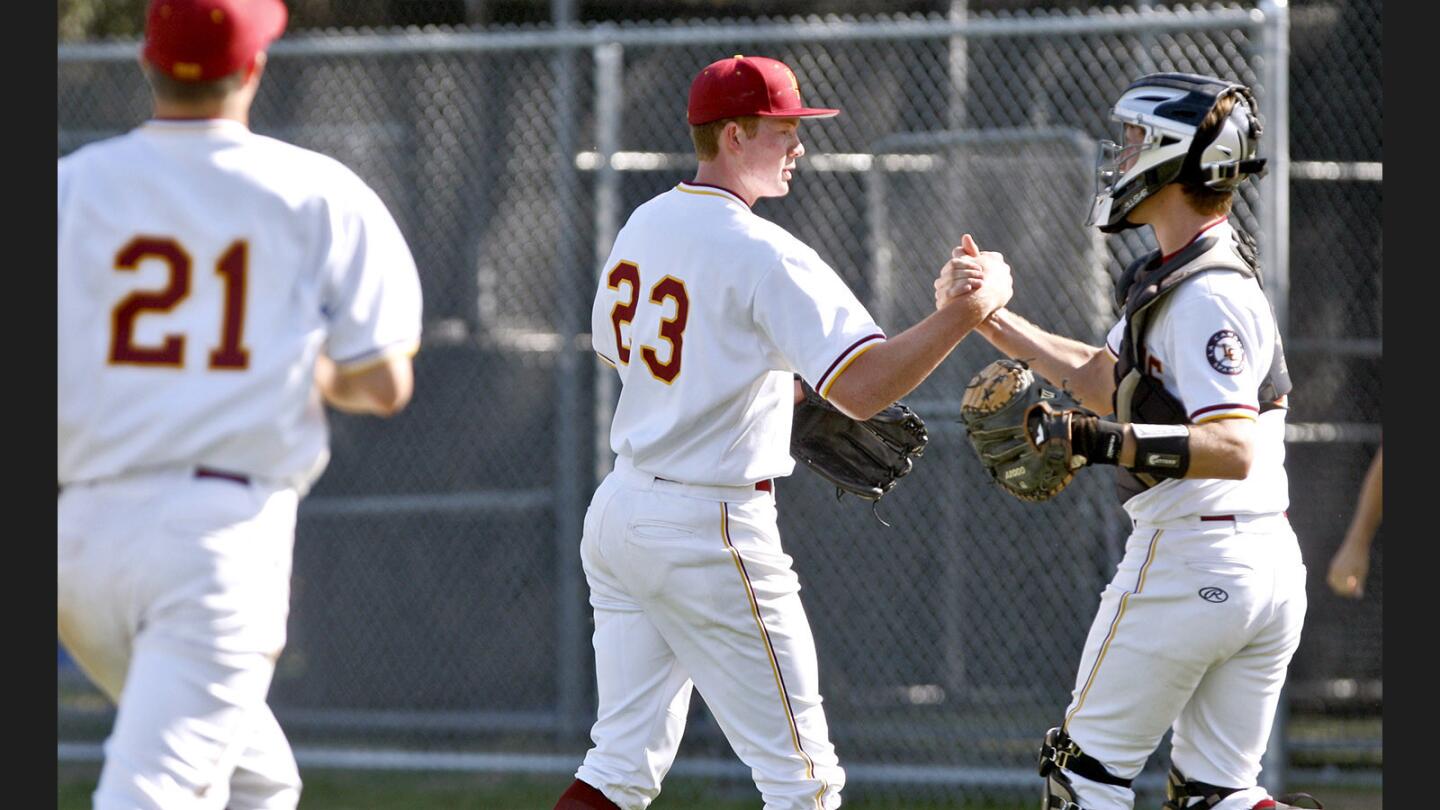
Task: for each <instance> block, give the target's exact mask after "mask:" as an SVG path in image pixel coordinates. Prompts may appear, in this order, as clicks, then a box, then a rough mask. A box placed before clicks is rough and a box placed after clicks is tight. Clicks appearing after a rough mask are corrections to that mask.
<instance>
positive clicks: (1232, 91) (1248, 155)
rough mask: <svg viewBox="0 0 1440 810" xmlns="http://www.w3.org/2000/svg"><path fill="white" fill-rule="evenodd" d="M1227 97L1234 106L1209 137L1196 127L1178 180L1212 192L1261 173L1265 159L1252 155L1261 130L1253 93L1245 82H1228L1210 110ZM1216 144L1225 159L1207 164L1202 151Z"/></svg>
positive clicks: (1256, 149)
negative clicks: (1232, 100)
mask: <svg viewBox="0 0 1440 810" xmlns="http://www.w3.org/2000/svg"><path fill="white" fill-rule="evenodd" d="M1227 98H1234V99H1235V103H1234V106H1233V107H1232V108H1231V110H1230V112H1229V114H1228V115H1226V117H1225V118H1223V119H1221V120H1220V122H1219V125H1218V126H1216V127H1215V131H1214V133H1213V134H1212V135H1211V137H1209V138H1204V137H1202V133H1201V132H1199V131H1198V130H1197V132H1196V133H1195V138H1194V139H1193V140H1192V141H1191V142H1190V149H1189V151H1188V152H1187V154H1186V156H1185V163H1184V165H1183V166H1182V167H1181V170H1180V176H1179V178H1178V179H1179V180H1181V181H1186V182H1195V183H1199V184H1201V185H1204V186H1205V187H1207V188H1210V189H1213V190H1215V191H1234V190H1235V189H1236V188H1237V187H1238V186H1239V185H1240V181H1242V180H1244V179H1245V178H1246V177H1248V176H1250V175H1259V174H1263V173H1264V170H1265V163H1266V160H1265V158H1257V157H1255V153H1256V152H1257V151H1259V140H1260V134H1261V132H1263V131H1264V127H1263V126H1262V125H1261V123H1260V116H1259V113H1258V112H1257V110H1258V109H1259V107H1258V105H1257V104H1256V103H1255V95H1254V94H1253V93H1252V92H1251V91H1250V88H1248V87H1245V86H1244V85H1239V84H1235V85H1231V86H1229V87H1227V88H1225V89H1224V90H1223V91H1221V92H1220V93H1219V94H1217V95H1216V97H1215V104H1214V106H1212V107H1211V111H1212V112H1213V111H1214V109H1215V107H1217V106H1219V105H1220V104H1221V103H1222V102H1223V101H1224V100H1225V99H1227ZM1206 117H1207V118H1208V117H1209V115H1208V114H1207V115H1206ZM1222 142H1226V143H1222ZM1217 145H1219V148H1220V149H1221V150H1222V153H1223V155H1224V158H1225V159H1223V160H1220V161H1218V162H1211V163H1207V162H1206V161H1205V153H1206V152H1207V151H1209V150H1210V149H1211V147H1213V146H1217Z"/></svg>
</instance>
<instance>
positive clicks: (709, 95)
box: [685, 54, 840, 126]
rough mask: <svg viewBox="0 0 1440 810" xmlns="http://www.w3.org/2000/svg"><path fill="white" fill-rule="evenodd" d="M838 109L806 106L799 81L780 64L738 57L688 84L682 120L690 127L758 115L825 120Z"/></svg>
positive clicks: (712, 66)
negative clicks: (688, 97)
mask: <svg viewBox="0 0 1440 810" xmlns="http://www.w3.org/2000/svg"><path fill="white" fill-rule="evenodd" d="M839 114H840V111H839V110H832V109H829V108H826V107H806V106H805V105H804V104H803V103H802V102H801V101H800V82H799V81H798V80H797V79H796V78H795V71H793V70H791V69H790V68H789V67H786V65H785V63H784V62H781V61H779V60H776V59H768V58H766V57H764V56H742V55H740V54H736V55H735V56H733V57H731V58H730V59H721V60H720V61H718V62H712V63H710V64H709V65H707V66H706V67H705V69H704V70H702V71H700V74H699V75H698V76H696V77H695V81H693V82H691V83H690V105H689V109H688V110H687V111H686V116H685V117H686V119H688V120H689V122H690V124H691V125H692V126H698V125H700V124H708V123H710V122H711V121H718V120H720V119H721V118H735V117H738V116H742V115H759V116H763V117H765V118H829V117H831V116H834V115H839Z"/></svg>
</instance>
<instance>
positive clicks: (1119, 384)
mask: <svg viewBox="0 0 1440 810" xmlns="http://www.w3.org/2000/svg"><path fill="white" fill-rule="evenodd" d="M1233 233H1234V234H1235V239H1233V240H1232V241H1231V242H1230V243H1229V244H1220V240H1219V238H1218V237H1215V236H1204V237H1202V238H1200V239H1196V240H1195V241H1194V242H1192V243H1190V245H1189V246H1187V247H1185V248H1184V249H1182V250H1181V251H1180V252H1179V253H1176V254H1175V255H1174V256H1173V257H1171V259H1170V261H1168V262H1165V263H1164V264H1160V258H1161V254H1160V252H1159V251H1155V252H1154V253H1149V254H1147V255H1145V256H1142V257H1140V258H1139V259H1137V260H1135V261H1134V262H1132V263H1131V264H1130V266H1129V267H1127V268H1125V272H1124V273H1123V274H1122V275H1121V276H1120V281H1119V282H1118V283H1117V284H1116V287H1115V290H1116V299H1117V301H1119V303H1120V306H1121V307H1122V308H1123V309H1124V311H1125V319H1126V328H1125V333H1124V337H1123V338H1122V339H1121V342H1120V357H1119V359H1118V360H1116V362H1115V402H1114V405H1115V418H1116V419H1117V420H1119V421H1120V422H1138V423H1140V424H1148V425H1184V424H1189V423H1190V417H1189V415H1188V414H1187V413H1186V411H1185V408H1184V406H1183V405H1181V403H1180V400H1179V399H1177V398H1176V397H1175V396H1174V395H1173V394H1171V393H1170V392H1169V391H1166V390H1165V386H1164V385H1163V384H1162V383H1161V382H1160V380H1158V379H1156V378H1155V377H1153V376H1151V375H1150V374H1148V373H1147V371H1146V369H1147V368H1148V363H1147V362H1146V351H1145V329H1146V327H1147V326H1148V325H1149V319H1150V313H1151V312H1153V311H1154V309H1153V307H1154V306H1155V304H1157V303H1159V302H1160V301H1161V300H1163V299H1164V298H1165V296H1167V295H1169V294H1170V293H1172V292H1174V291H1175V290H1176V289H1177V288H1178V287H1179V286H1180V285H1181V284H1183V283H1185V282H1186V281H1188V280H1189V279H1192V278H1194V277H1195V276H1197V275H1199V274H1200V273H1202V272H1205V271H1208V270H1232V271H1234V272H1237V273H1240V274H1242V275H1244V276H1245V277H1246V278H1253V279H1255V281H1256V283H1257V284H1260V289H1261V292H1262V293H1263V292H1264V289H1265V287H1264V284H1261V282H1260V273H1259V270H1258V269H1257V268H1256V266H1255V250H1254V246H1253V244H1252V243H1251V242H1250V241H1249V240H1248V238H1247V237H1244V236H1243V235H1242V234H1241V233H1240V231H1239V230H1235V231H1234V232H1233ZM1272 312H1273V308H1272ZM1277 328H1278V324H1277ZM1290 388H1291V385H1290V372H1289V370H1288V369H1287V368H1286V367H1285V352H1284V349H1283V348H1282V347H1281V345H1280V335H1279V333H1278V332H1277V333H1276V335H1275V356H1274V358H1273V361H1272V362H1271V363H1270V373H1269V374H1267V375H1266V377H1265V380H1264V381H1263V382H1262V383H1261V384H1260V392H1259V402H1260V412H1261V413H1264V412H1266V411H1269V410H1273V409H1275V408H1283V407H1285V406H1284V405H1283V404H1281V403H1282V402H1283V398H1284V396H1285V395H1286V394H1288V393H1290ZM1159 482H1160V479H1158V478H1155V477H1153V476H1150V475H1146V474H1144V473H1134V472H1131V471H1130V470H1129V469H1127V468H1125V467H1121V466H1119V465H1116V467H1115V489H1116V494H1117V495H1119V497H1120V502H1121V503H1124V502H1125V501H1128V500H1130V499H1131V498H1132V497H1134V496H1136V495H1138V494H1140V493H1141V492H1144V491H1145V490H1147V489H1149V488H1150V487H1153V486H1155V485H1156V484H1158V483H1159Z"/></svg>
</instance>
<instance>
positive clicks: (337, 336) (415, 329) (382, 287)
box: [323, 178, 422, 368]
mask: <svg viewBox="0 0 1440 810" xmlns="http://www.w3.org/2000/svg"><path fill="white" fill-rule="evenodd" d="M346 192H347V193H346V194H345V196H344V197H343V198H342V197H339V196H338V195H337V196H334V197H331V198H330V205H331V210H330V228H331V233H330V243H329V246H328V248H329V249H328V253H327V257H326V271H327V284H326V289H325V297H324V304H323V306H324V311H325V314H326V317H327V318H328V319H329V325H330V330H329V336H328V338H327V342H326V346H325V351H326V354H328V355H329V356H330V358H331V359H333V360H334V361H335V363H336V364H337V365H339V366H341V367H342V368H354V367H359V366H364V365H367V364H369V363H373V362H375V361H376V360H379V359H381V358H384V357H388V356H392V355H396V354H402V353H403V354H413V353H414V352H415V350H416V349H417V348H418V347H419V344H420V330H421V310H422V302H421V293H420V276H419V274H418V273H417V271H416V269H415V259H414V258H413V257H412V256H411V255H410V248H409V246H408V245H406V243H405V237H404V236H403V235H402V234H401V233H400V228H399V226H398V225H396V224H395V219H394V218H393V217H392V216H391V215H390V211H389V210H388V209H386V207H385V203H383V202H382V201H381V200H380V197H379V196H378V195H376V194H375V192H374V191H373V190H372V189H371V188H370V187H369V186H366V185H364V184H363V183H361V182H359V181H358V178H357V179H356V184H355V187H352V188H350V189H346ZM342 200H343V201H342Z"/></svg>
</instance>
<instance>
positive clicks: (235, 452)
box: [56, 120, 421, 492]
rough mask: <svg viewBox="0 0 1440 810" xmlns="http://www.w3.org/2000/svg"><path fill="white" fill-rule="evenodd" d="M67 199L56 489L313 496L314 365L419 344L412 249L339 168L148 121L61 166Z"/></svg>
mask: <svg viewBox="0 0 1440 810" xmlns="http://www.w3.org/2000/svg"><path fill="white" fill-rule="evenodd" d="M57 191H58V194H57V196H58V212H57V216H58V245H57V254H58V266H59V269H58V277H57V297H58V315H59V317H58V324H57V326H58V332H57V344H56V345H57V346H58V352H57V354H58V358H57V360H58V388H57V396H58V400H59V409H58V410H59V446H58V450H59V478H60V482H61V483H62V484H67V483H72V482H81V481H93V480H97V479H103V478H107V477H111V476H116V475H120V474H122V473H126V472H128V471H133V470H144V469H152V468H165V467H171V466H193V465H197V464H199V465H207V466H211V467H215V468H219V469H223V470H230V471H234V472H236V473H240V474H245V475H250V476H255V477H259V478H267V479H274V480H281V481H287V482H289V483H291V484H292V485H293V486H296V487H297V488H299V489H300V490H301V491H302V492H303V491H304V490H305V488H307V487H308V486H309V484H310V483H311V482H312V481H313V480H314V479H315V477H317V476H318V475H319V474H320V472H321V471H322V470H323V469H324V466H325V464H326V462H327V460H328V458H329V454H328V450H327V446H328V433H327V428H326V424H325V415H324V410H323V408H322V406H321V402H320V399H319V395H318V392H317V391H316V389H315V386H314V383H313V376H312V374H313V372H312V369H313V367H314V363H315V357H316V355H317V353H319V352H320V351H322V350H323V351H325V352H326V353H327V354H328V355H329V356H330V357H331V358H333V359H334V360H335V361H336V362H337V363H338V364H339V365H340V366H341V367H342V368H349V367H358V366H361V365H363V364H366V363H371V362H374V361H376V360H377V359H379V358H382V357H384V356H387V355H389V354H391V353H396V352H404V353H411V352H413V351H414V350H415V349H416V348H417V346H418V341H419V338H420V315H421V299H420V284H419V279H418V277H417V275H416V270H415V264H414V260H413V259H412V258H411V255H410V251H409V248H408V247H407V246H406V244H405V240H404V238H403V237H402V236H401V234H400V231H399V229H398V228H397V227H396V225H395V222H394V220H393V219H392V218H391V216H390V214H389V212H388V211H387V210H386V208H385V206H384V204H383V203H382V202H381V201H380V199H379V198H378V197H377V196H376V195H375V193H374V191H372V190H371V189H370V188H369V187H368V186H366V185H365V183H364V182H363V181H361V180H360V178H358V177H357V176H356V175H355V174H354V173H353V172H351V171H350V170H349V169H347V168H346V167H345V166H343V165H342V164H340V163H339V162H337V161H335V160H333V159H331V158H329V157H326V156H324V155H321V154H318V153H316V152H312V151H309V150H306V149H302V148H300V147H297V146H293V145H290V144H287V143H284V142H282V141H279V140H275V139H273V138H268V137H264V136H261V135H256V134H254V133H252V132H250V131H249V130H248V129H247V128H246V127H245V126H244V125H242V124H240V123H238V122H235V121H229V120H200V121H169V120H165V121H162V120H154V121H150V122H148V123H146V124H144V125H142V126H140V127H138V128H137V129H135V130H133V131H131V132H129V133H127V134H125V135H122V136H119V137H116V138H111V139H108V140H105V141H102V142H99V143H95V144H92V145H89V146H86V147H84V148H82V149H80V150H77V151H76V152H75V153H73V154H71V155H68V156H66V157H64V158H61V159H60V161H59V179H58V186H57Z"/></svg>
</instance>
